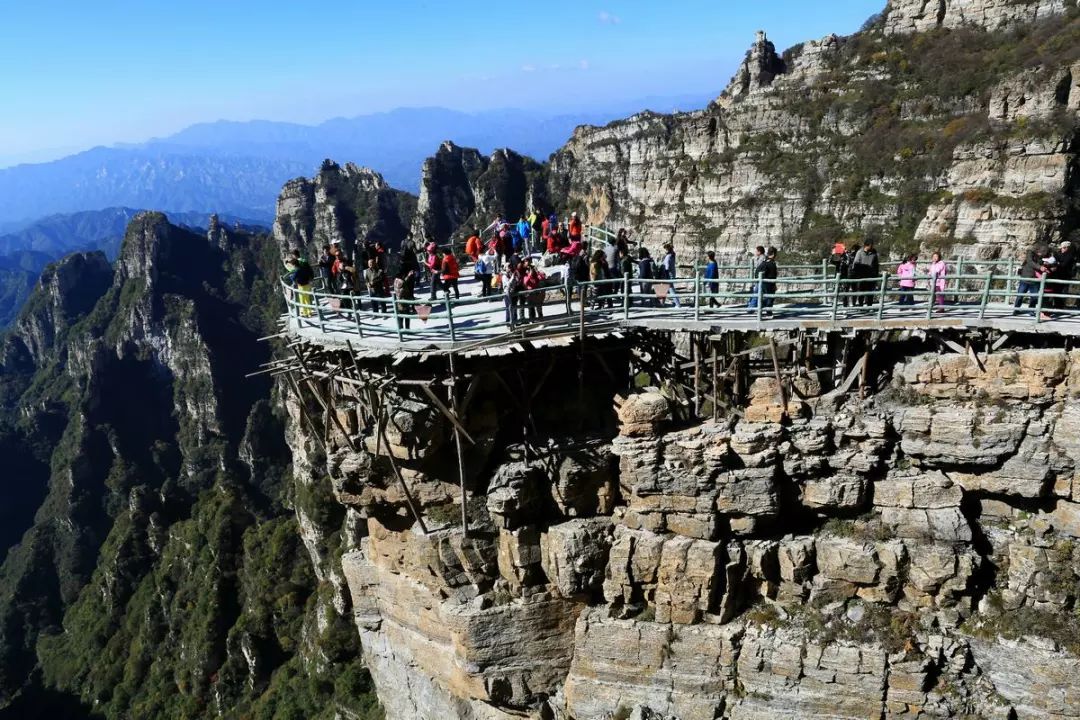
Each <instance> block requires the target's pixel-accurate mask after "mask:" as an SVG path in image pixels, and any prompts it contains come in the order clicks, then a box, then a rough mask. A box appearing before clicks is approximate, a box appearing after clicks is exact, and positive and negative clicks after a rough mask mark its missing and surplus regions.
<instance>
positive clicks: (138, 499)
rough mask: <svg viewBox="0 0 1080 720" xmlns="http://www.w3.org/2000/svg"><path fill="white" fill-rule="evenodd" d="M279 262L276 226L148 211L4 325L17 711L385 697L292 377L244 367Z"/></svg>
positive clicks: (265, 710) (266, 311)
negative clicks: (316, 538) (295, 415)
mask: <svg viewBox="0 0 1080 720" xmlns="http://www.w3.org/2000/svg"><path fill="white" fill-rule="evenodd" d="M279 262H280V259H279V255H278V249H277V246H276V244H275V243H274V242H273V241H272V240H271V239H270V238H268V237H266V236H262V235H252V234H249V233H246V232H243V231H230V230H225V229H224V228H222V227H220V226H217V227H213V228H212V229H211V232H210V233H209V235H208V236H207V235H197V234H194V233H191V232H189V231H187V230H184V229H181V228H179V227H176V226H173V225H171V224H169V223H168V222H167V221H166V219H165V216H164V215H161V214H160V213H143V214H140V215H139V216H137V217H136V218H135V219H134V220H133V221H132V222H131V224H130V226H129V227H128V230H127V233H126V237H125V239H124V243H123V246H122V248H121V251H120V255H119V257H118V259H117V262H116V266H115V268H110V267H109V265H108V263H107V262H106V261H105V259H104V256H102V255H101V254H100V253H91V254H77V255H73V256H70V257H68V258H65V259H64V260H63V261H61V262H59V263H57V264H56V265H54V266H53V267H51V268H50V269H49V270H47V271H46V273H45V274H44V275H43V277H42V279H41V281H40V283H39V285H38V287H37V289H36V291H35V294H34V296H33V297H32V298H31V300H30V301H29V302H28V303H27V306H26V307H25V308H24V310H23V312H22V314H21V317H20V318H19V320H18V321H17V322H16V323H15V325H14V327H13V329H12V331H11V332H10V333H9V334H7V335H6V336H5V338H4V341H3V342H4V346H3V347H4V352H3V356H2V358H3V367H2V370H0V378H2V380H3V385H2V389H3V397H2V400H3V402H2V406H0V448H3V449H4V450H5V467H6V468H7V471H6V472H5V473H4V475H3V477H4V482H3V485H4V493H5V498H6V499H5V503H4V507H3V510H2V511H0V515H2V517H3V520H4V523H3V525H4V527H3V536H2V537H3V539H4V541H5V542H4V545H3V549H4V556H3V565H2V567H0V715H4V716H10V717H20V718H31V717H71V718H82V717H91V716H93V717H104V718H130V717H160V718H167V717H176V718H180V717H209V716H214V717H239V716H241V715H243V716H262V717H272V716H274V713H284V714H289V713H292V714H293V716H296V714H297V713H299V714H300V715H301V716H306V717H316V716H317V715H318V713H324V715H322V716H326V717H330V716H332V715H333V713H334V712H337V711H339V710H341V711H346V710H350V709H351V710H352V711H355V712H356V713H362V712H364V711H365V707H366V705H365V703H368V704H370V702H369V700H370V699H369V696H368V695H367V694H366V693H365V688H366V685H365V683H367V678H366V675H365V674H364V673H363V671H362V669H361V668H360V665H359V663H358V661H356V660H355V656H356V652H357V647H356V641H355V636H354V634H353V633H351V631H349V630H348V628H347V627H346V626H343V625H342V624H341V623H340V622H338V621H335V620H334V618H336V617H337V616H336V614H334V613H333V612H331V613H330V614H329V615H327V608H328V607H329V605H328V601H327V600H326V599H325V598H324V591H323V590H321V589H320V583H319V581H318V579H317V577H316V575H315V572H314V570H313V568H312V565H311V561H310V559H309V557H308V554H307V552H306V551H305V548H304V545H303V544H302V542H301V541H300V537H299V532H298V526H297V522H296V520H295V516H294V509H293V508H295V507H299V506H304V504H305V503H311V502H312V501H311V500H310V499H309V498H307V497H299V498H297V497H294V495H293V493H292V489H291V484H290V482H289V470H288V461H289V457H288V448H287V446H286V444H285V437H284V423H283V419H282V416H281V413H280V412H279V411H275V410H274V408H273V405H272V404H271V401H272V397H273V396H272V385H271V383H270V382H269V380H268V378H267V377H266V376H262V377H256V378H245V375H246V374H247V373H250V372H253V371H255V370H257V369H258V367H259V365H260V363H261V362H263V361H265V360H267V359H268V358H269V355H270V350H271V349H270V347H269V346H268V345H266V344H265V343H259V342H257V341H256V339H257V338H258V337H259V336H260V335H266V334H270V333H271V332H272V330H271V328H273V327H274V325H275V322H276V308H277V307H278V306H279V302H280V300H279V297H278V294H277V292H276V289H275V280H274V277H275V274H276V269H277V267H278V264H279ZM332 519H333V515H331V516H330V518H329V520H332ZM329 520H328V521H329ZM20 536H21V537H20ZM327 541H328V540H327ZM9 547H10V549H9ZM343 630H345V632H344V633H343V632H342V631H343ZM330 662H333V663H335V674H334V676H333V677H329V676H327V675H325V674H324V673H325V671H326V668H327V664H328V663H330ZM335 683H337V686H339V687H340V688H342V689H343V690H342V697H343V698H344V699H343V700H341V701H340V702H339V701H337V700H335V699H334V698H335ZM345 688H347V690H345Z"/></svg>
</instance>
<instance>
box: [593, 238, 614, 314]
mask: <svg viewBox="0 0 1080 720" xmlns="http://www.w3.org/2000/svg"><path fill="white" fill-rule="evenodd" d="M607 276H608V273H607V259H606V258H605V257H604V251H603V250H597V251H596V252H594V253H593V256H592V261H591V262H590V263H589V280H590V281H591V282H592V296H593V308H594V309H596V310H599V309H600V308H602V307H604V306H605V305H606V306H607V307H609V308H610V307H612V302H611V297H610V296H609V295H608V293H607V283H605V282H603V281H604V280H606V279H607Z"/></svg>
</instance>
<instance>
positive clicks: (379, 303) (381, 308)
mask: <svg viewBox="0 0 1080 720" xmlns="http://www.w3.org/2000/svg"><path fill="white" fill-rule="evenodd" d="M364 282H365V283H366V284H367V291H368V297H370V298H371V312H373V313H379V314H384V313H385V312H386V300H385V298H386V296H387V294H388V287H387V281H386V271H385V270H383V269H382V268H381V267H379V261H378V260H377V259H376V258H371V259H370V260H368V267H367V270H365V271H364Z"/></svg>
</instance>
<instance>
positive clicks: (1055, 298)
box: [283, 271, 1080, 343]
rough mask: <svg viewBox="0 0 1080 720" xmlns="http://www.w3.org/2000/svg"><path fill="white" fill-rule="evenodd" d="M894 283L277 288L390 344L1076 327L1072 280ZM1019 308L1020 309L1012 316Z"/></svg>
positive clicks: (314, 325) (680, 281)
mask: <svg viewBox="0 0 1080 720" xmlns="http://www.w3.org/2000/svg"><path fill="white" fill-rule="evenodd" d="M934 280H937V282H934ZM898 282H899V279H898V278H897V277H895V276H893V275H891V274H890V273H888V272H883V273H881V275H880V276H879V277H876V278H857V279H843V278H839V277H837V276H835V275H834V276H830V277H821V276H819V275H816V274H815V275H811V276H808V275H794V276H784V275H781V276H780V277H777V278H776V279H774V280H764V281H762V280H759V279H755V278H752V277H750V276H744V277H735V278H731V277H721V278H717V279H705V278H702V277H700V276H697V277H684V278H676V279H674V280H669V279H640V278H632V277H630V276H625V277H622V278H614V279H606V280H595V281H587V282H575V281H574V280H572V279H571V278H570V277H569V273H567V274H566V275H565V277H564V278H563V280H562V282H561V283H560V284H555V285H550V284H549V285H545V286H543V287H539V288H536V289H532V290H524V289H523V290H520V291H517V292H514V293H512V294H507V293H504V292H502V291H498V295H496V296H494V297H493V296H491V295H488V296H487V297H481V296H463V297H461V298H452V297H450V296H449V295H448V294H446V295H443V296H442V297H438V298H436V299H435V300H431V299H409V300H404V299H396V298H392V297H371V296H369V295H355V294H335V293H328V292H322V291H317V290H314V289H309V290H300V289H297V288H293V287H290V286H288V285H285V284H284V283H283V290H284V293H285V299H286V304H287V307H288V315H289V318H290V322H291V323H292V324H293V326H294V327H295V328H296V329H304V328H308V329H315V330H318V331H319V332H321V333H327V334H330V333H342V334H345V335H352V336H359V337H361V338H378V339H385V340H390V341H396V342H398V343H410V342H411V341H422V342H427V343H431V342H447V341H449V342H451V343H458V342H462V341H470V340H483V339H488V338H491V337H494V336H498V335H502V334H505V333H507V332H510V331H531V330H534V329H535V330H542V329H545V328H557V329H558V328H561V329H565V328H578V329H579V330H580V331H581V332H582V333H584V332H585V330H586V327H592V326H594V325H595V324H596V323H602V322H604V321H611V322H623V323H625V322H628V321H631V320H636V319H670V320H673V321H681V322H689V321H696V322H715V323H717V324H719V323H723V322H732V321H739V320H743V321H745V320H751V321H756V322H758V323H768V322H771V321H775V320H778V319H799V320H818V321H828V322H832V323H841V324H843V323H847V322H851V321H855V320H876V321H879V322H881V321H889V322H891V323H893V324H894V326H897V325H898V326H903V324H904V323H905V322H908V323H910V324H912V325H913V326H917V325H918V324H920V323H921V322H924V321H927V320H932V319H933V318H935V317H955V318H957V319H960V320H963V321H965V322H969V323H971V324H978V323H981V322H982V321H984V320H986V319H1002V318H1009V320H1010V322H1011V323H1013V324H1015V325H1016V326H1017V327H1023V326H1029V325H1030V326H1038V325H1040V324H1042V323H1044V322H1047V321H1049V320H1053V321H1055V322H1068V323H1075V325H1076V330H1077V334H1080V281H1073V280H1050V279H1047V278H1042V279H1039V280H1035V279H1031V278H1021V277H1018V276H1015V275H998V274H995V273H994V272H993V271H989V272H986V273H982V274H968V275H953V276H949V277H946V278H944V279H943V280H942V279H935V278H931V277H929V276H927V275H918V276H916V277H915V278H914V287H900V286H899V284H898ZM942 282H943V283H944V288H942V287H941V286H942ZM1021 302H1023V304H1024V305H1026V307H1023V308H1020V307H1019V305H1020V303H1021ZM1070 304H1071V305H1073V306H1072V307H1070V306H1069V305H1070ZM575 306H576V308H575ZM1048 313H1052V317H1051V316H1050V315H1049V314H1048Z"/></svg>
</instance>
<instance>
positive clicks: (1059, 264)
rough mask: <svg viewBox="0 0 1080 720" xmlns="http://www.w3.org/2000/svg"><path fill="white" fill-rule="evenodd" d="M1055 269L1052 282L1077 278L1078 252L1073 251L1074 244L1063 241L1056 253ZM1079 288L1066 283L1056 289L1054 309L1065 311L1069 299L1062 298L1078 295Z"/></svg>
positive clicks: (1052, 271) (1051, 273)
mask: <svg viewBox="0 0 1080 720" xmlns="http://www.w3.org/2000/svg"><path fill="white" fill-rule="evenodd" d="M1054 261H1055V262H1054V267H1053V268H1052V269H1051V271H1050V277H1049V279H1050V280H1065V281H1069V280H1074V279H1075V278H1076V251H1075V250H1073V246H1072V243H1071V242H1069V241H1068V240H1062V241H1061V245H1059V246H1058V249H1057V250H1056V251H1055V252H1054ZM1077 290H1078V289H1077V288H1076V287H1074V286H1072V285H1066V284H1064V283H1062V284H1060V285H1057V286H1055V287H1054V293H1055V297H1054V298H1053V301H1054V302H1053V305H1052V306H1053V307H1055V308H1057V309H1059V310H1060V309H1063V308H1064V307H1065V306H1066V305H1067V304H1069V303H1068V301H1069V298H1065V297H1061V296H1062V295H1073V294H1076V293H1077Z"/></svg>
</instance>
